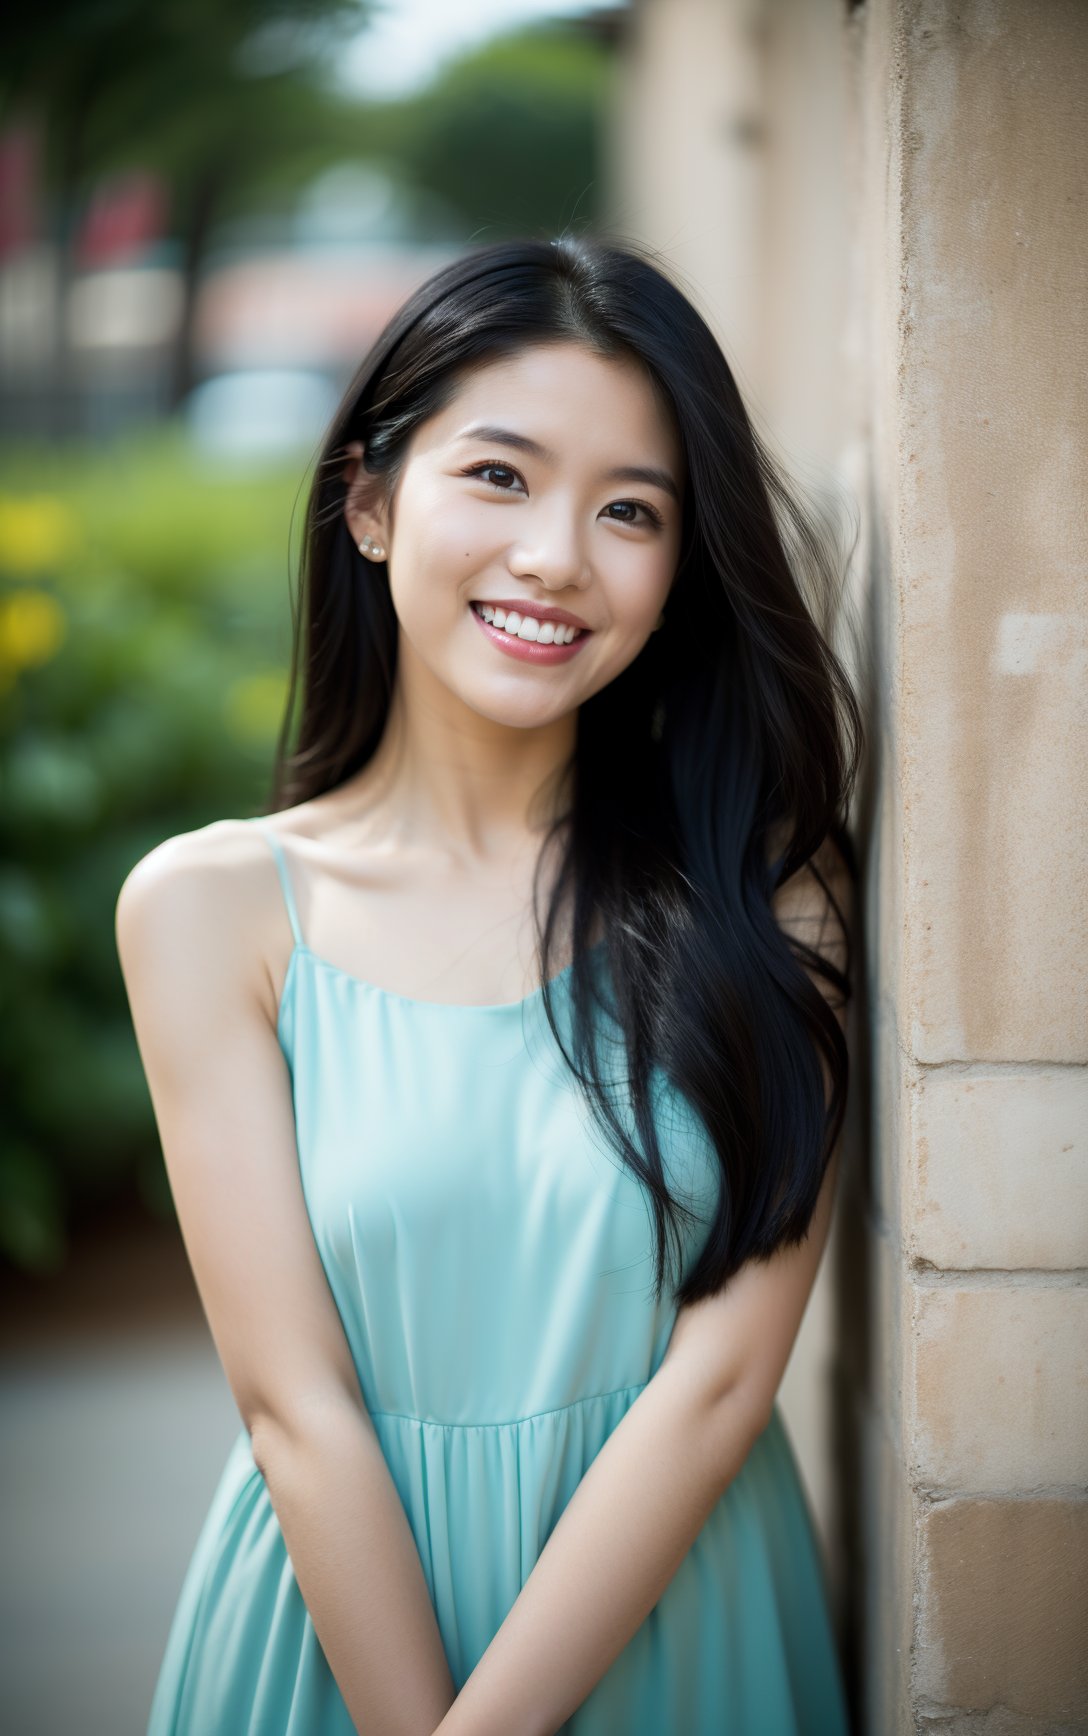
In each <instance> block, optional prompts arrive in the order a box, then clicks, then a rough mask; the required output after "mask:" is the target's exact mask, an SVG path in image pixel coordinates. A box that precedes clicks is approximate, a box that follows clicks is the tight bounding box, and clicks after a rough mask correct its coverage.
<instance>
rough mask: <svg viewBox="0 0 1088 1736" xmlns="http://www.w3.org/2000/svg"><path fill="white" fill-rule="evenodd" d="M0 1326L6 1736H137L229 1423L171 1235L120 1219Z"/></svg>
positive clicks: (0, 1682) (1, 1305)
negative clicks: (138, 1229) (139, 1229)
mask: <svg viewBox="0 0 1088 1736" xmlns="http://www.w3.org/2000/svg"><path fill="white" fill-rule="evenodd" d="M0 1321H2V1325H0V1486H2V1488H3V1491H4V1499H3V1503H2V1506H0V1564H2V1566H0V1728H2V1729H3V1731H4V1732H5V1733H6V1736H75V1733H77V1732H78V1736H144V1732H145V1730H146V1725H147V1714H148V1708H149V1705H150V1700H151V1692H152V1688H153V1686H154V1682H155V1677H156V1674H157V1671H158V1666H159V1661H160V1659H161V1656H162V1649H163V1646H164V1645H165V1642H166V1633H167V1629H168V1627H169V1623H170V1617H171V1615H172V1614H173V1609H174V1604H175V1602H176V1599H177V1594H178V1591H179V1589H180V1585H181V1579H182V1576H183V1574H184V1571H185V1567H186V1564H187V1562H188V1558H189V1554H190V1552H191V1550H192V1547H193V1544H194V1543H195V1541H196V1535H197V1532H198V1530H199V1528H200V1523H201V1521H202V1519H203V1517H204V1513H205V1511H206V1510H207V1506H208V1502H209V1500H210V1499H211V1495H212V1491H213V1489H214V1487H215V1483H216V1480H217V1478H218V1475H219V1471H220V1469H221V1467H222V1463H223V1460H224V1459H225V1458H226V1455H227V1451H228V1449H229V1446H230V1443H231V1441H232V1440H233V1438H234V1436H235V1434H236V1433H237V1430H238V1428H239V1426H240V1425H239V1421H238V1412H237V1409H236V1407H235V1404H234V1399H233V1397H232V1395H231V1392H230V1389H229V1387H228V1386H227V1383H226V1379H225V1377H224V1375H223V1372H222V1369H221V1367H220V1365H219V1361H218V1358H217V1356H216V1353H215V1347H214V1345H213V1343H212V1340H211V1335H210V1333H209V1331H208V1328H207V1325H206V1323H205V1320H204V1315H203V1312H202V1310H201V1308H200V1303H199V1300H198V1298H197V1296H196V1291H195V1288H194V1286H193V1282H192V1279H191V1277H190V1275H189V1272H188V1266H187V1264H186V1262H185V1256H184V1252H183V1250H182V1249H181V1246H180V1242H179V1240H178V1238H177V1236H176V1235H175V1234H171V1233H164V1232H161V1231H151V1232H146V1231H145V1232H144V1233H142V1234H140V1233H134V1231H133V1227H132V1226H131V1225H124V1224H122V1225H117V1226H114V1228H113V1229H112V1230H111V1232H110V1233H109V1235H108V1236H104V1237H102V1238H99V1239H97V1240H96V1241H95V1243H94V1244H92V1245H89V1246H87V1247H82V1248H81V1249H80V1250H79V1252H78V1254H77V1257H76V1258H75V1259H74V1260H73V1262H72V1265H71V1267H70V1269H69V1270H68V1271H66V1272H65V1274H64V1275H63V1277H62V1278H60V1279H53V1280H49V1281H47V1282H38V1283H36V1284H31V1283H29V1282H28V1281H26V1280H23V1281H16V1280H14V1279H12V1278H11V1276H10V1275H8V1276H6V1277H5V1279H4V1281H3V1284H2V1286H0Z"/></svg>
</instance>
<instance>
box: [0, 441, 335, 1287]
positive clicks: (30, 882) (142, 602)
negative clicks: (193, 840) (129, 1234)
mask: <svg viewBox="0 0 1088 1736" xmlns="http://www.w3.org/2000/svg"><path fill="white" fill-rule="evenodd" d="M303 471H304V465H303V464H302V463H301V462H300V463H299V464H298V465H297V466H296V467H295V468H293V469H292V470H290V472H285V471H283V470H279V471H277V472H262V473H258V474H252V473H246V474H239V473H231V472H227V473H223V472H222V471H220V470H217V469H213V468H211V467H208V466H202V465H201V464H200V463H199V461H198V460H197V459H196V458H195V457H194V455H193V454H192V452H191V450H190V449H189V447H188V446H187V445H186V443H185V442H184V439H183V438H182V437H181V436H180V435H179V434H177V433H176V432H174V431H170V430H166V431H162V432H158V431H156V432H153V433H150V434H143V435H141V436H140V438H139V439H138V440H132V441H129V442H126V443H124V444H120V445H117V446H113V447H107V448H103V447H92V446H67V447H65V448H63V449H53V448H38V449H30V448H27V447H18V448H8V449H5V450H0V744H2V761H0V780H2V789H3V801H2V804H0V829H2V839H3V848H2V851H0V961H2V971H0V1015H2V1022H3V1029H4V1033H5V1037H4V1053H5V1061H6V1067H5V1072H6V1074H7V1080H6V1084H5V1087H4V1104H5V1108H4V1115H3V1126H2V1132H0V1257H3V1258H5V1259H7V1260H8V1261H11V1262H14V1263H15V1264H17V1265H20V1266H22V1267H24V1268H27V1269H33V1270H37V1271H49V1270H51V1269H54V1268H56V1267H57V1266H59V1265H60V1264H61V1263H63V1260H64V1257H65V1252H66V1248H67V1245H68V1237H69V1231H70V1228H71V1225H72V1224H73V1222H74V1221H75V1219H76V1218H77V1217H78V1215H79V1214H80V1212H81V1211H83V1210H85V1209H86V1208H87V1207H89V1206H92V1205H94V1204H98V1203H102V1202H103V1201H106V1200H108V1199H110V1198H113V1197H117V1196H118V1195H120V1194H121V1193H122V1192H123V1191H128V1190H131V1189H132V1187H133V1186H135V1188H136V1189H137V1190H138V1191H139V1193H140V1195H142V1197H143V1198H144V1199H145V1201H146V1202H147V1204H148V1206H149V1208H150V1209H151V1210H153V1211H155V1212H157V1213H159V1214H160V1215H169V1214H170V1212H171V1211H172V1206H171V1204H170V1196H169V1190H168V1188H167V1185H166V1177H165V1172H164V1169H163V1164H162V1156H161V1151H160V1149H159V1144H158V1140H157V1136H156V1132H155V1125H154V1119H153V1116H152V1112H151V1105H150V1100H149V1097H148V1093H147V1088H146V1084H145V1082H144V1078H143V1072H142V1069H141V1066H140V1061H139V1056H138V1053H137V1049H136V1042H135V1037H134V1035H133V1031H132V1025H131V1021H130V1018H129V1013H128V1006H127V1001H126V998H125V993H124V985H123V982H122V979H121V974H120V967H119V965H118V961H117V953H116V945H115V939H114V907H115V903H116V899H117V893H118V891H119V889H120V886H121V882H122V881H123V880H124V878H125V875H126V874H127V873H128V871H129V869H130V868H131V867H132V865H133V864H134V863H135V862H136V861H137V860H138V858H139V857H140V856H142V855H144V854H145V853H146V852H147V851H148V850H149V849H151V848H152V846H153V845H155V844H157V843H159V842H160V841H161V840H162V839H164V838H166V837H169V836H172V835H173V834H175V833H177V832H182V831H188V830H190V829H191V828H193V827H195V826H200V825H203V824H205V823H206V822H207V821H209V820H212V819H217V818H222V817H224V816H227V815H232V814H237V815H242V814H248V813H254V812H257V811H259V810H261V809H262V808H263V807H264V806H265V804H266V802H267V798H268V790H269V782H270V770H271V763H272V750H273V746H274V742H275V737H276V733H277V731H278V728H279V724H280V720H281V714H282V710H283V705H284V701H285V698H286V678H287V665H288V661H289V657H290V623H291V603H290V577H289V574H290V571H291V570H292V563H293V557H294V552H295V546H296V545H297V532H298V526H299V522H300V520H301V517H302V510H303V496H302V491H301V488H300V485H301V484H302V483H303V482H304V480H305V478H304V475H303ZM292 519H293V520H294V523H293V524H292ZM292 531H293V532H294V535H293V536H292Z"/></svg>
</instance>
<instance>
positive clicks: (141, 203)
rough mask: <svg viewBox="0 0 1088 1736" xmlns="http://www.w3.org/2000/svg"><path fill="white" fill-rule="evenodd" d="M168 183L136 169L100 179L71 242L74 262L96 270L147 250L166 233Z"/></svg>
mask: <svg viewBox="0 0 1088 1736" xmlns="http://www.w3.org/2000/svg"><path fill="white" fill-rule="evenodd" d="M166 213H167V194H166V186H165V183H164V182H163V181H162V180H161V179H160V178H159V176H157V175H153V174H151V173H150V172H149V171H147V170H143V169H136V170H132V171H131V172H129V173H128V174H125V175H113V176H111V177H110V178H109V179H108V180H105V181H100V182H99V184H98V186H97V187H96V188H95V189H94V192H93V193H92V194H91V199H90V204H89V205H88V207H87V212H86V215H85V216H84V218H83V220H82V222H81V223H80V225H79V227H78V228H77V230H76V233H75V236H74V238H73V243H72V254H73V259H74V261H75V265H76V267H77V269H78V270H80V271H93V270H95V269H96V268H97V267H101V266H105V265H117V264H120V263H122V262H123V261H124V260H126V259H130V258H132V257H133V256H139V255H140V254H142V253H145V252H146V251H147V249H148V248H149V247H150V246H152V245H153V243H154V242H156V241H160V240H161V239H162V237H163V235H164V233H165V228H166Z"/></svg>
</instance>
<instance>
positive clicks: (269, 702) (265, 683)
mask: <svg viewBox="0 0 1088 1736" xmlns="http://www.w3.org/2000/svg"><path fill="white" fill-rule="evenodd" d="M286 703H287V677H286V675H285V674H284V672H283V671H282V670H267V671H265V672H264V673H262V674H260V675H244V676H243V677H242V678H241V680H239V681H235V682H232V684H231V686H230V687H229V688H228V690H227V696H226V701H225V709H226V717H227V726H228V728H229V729H230V731H231V733H232V735H233V736H234V737H235V739H236V740H238V741H242V742H246V743H256V744H257V745H259V746H263V745H265V744H266V743H267V742H268V741H269V740H270V739H271V738H272V737H274V736H275V734H276V732H277V730H278V729H279V726H280V722H281V719H282V717H283V711H284V707H285V705H286Z"/></svg>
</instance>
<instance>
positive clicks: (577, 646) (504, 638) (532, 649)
mask: <svg viewBox="0 0 1088 1736" xmlns="http://www.w3.org/2000/svg"><path fill="white" fill-rule="evenodd" d="M469 614H470V615H471V616H472V618H473V620H474V621H475V623H476V625H477V626H478V627H479V628H480V630H481V631H482V632H483V633H485V634H486V635H487V637H488V638H489V639H490V640H491V642H492V644H493V645H497V646H498V648H499V650H500V651H505V652H506V654H507V656H508V657H520V659H521V661H522V662H523V663H569V662H570V659H571V658H572V657H576V656H577V654H578V652H579V651H580V650H581V649H582V646H583V645H584V644H585V642H586V640H587V639H588V638H590V637H591V635H590V634H589V633H588V632H585V633H579V635H578V637H577V639H572V640H571V642H570V644H569V645H555V644H552V645H541V644H540V642H539V640H536V639H519V638H518V637H517V634H516V633H508V632H507V631H506V629H505V628H504V627H492V626H491V624H490V623H489V622H487V621H485V620H484V618H483V616H482V615H478V614H477V613H476V610H475V609H474V608H473V607H472V604H471V603H470V604H469Z"/></svg>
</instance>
